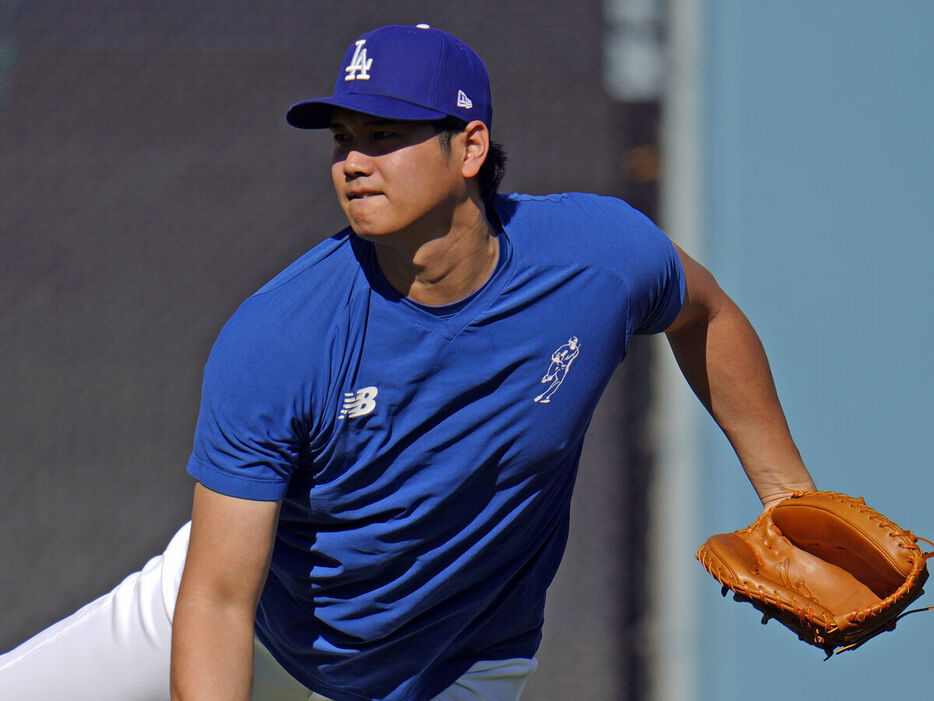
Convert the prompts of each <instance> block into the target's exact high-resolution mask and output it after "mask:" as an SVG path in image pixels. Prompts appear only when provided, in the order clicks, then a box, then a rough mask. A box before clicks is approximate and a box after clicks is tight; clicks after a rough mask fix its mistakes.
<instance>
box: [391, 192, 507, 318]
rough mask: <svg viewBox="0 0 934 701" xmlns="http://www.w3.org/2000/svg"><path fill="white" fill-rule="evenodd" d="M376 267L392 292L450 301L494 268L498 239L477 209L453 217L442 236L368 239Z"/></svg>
mask: <svg viewBox="0 0 934 701" xmlns="http://www.w3.org/2000/svg"><path fill="white" fill-rule="evenodd" d="M373 244H374V248H375V251H376V260H377V262H378V263H379V267H380V270H382V272H383V275H384V276H385V278H386V279H387V280H388V281H389V284H390V285H392V286H393V288H395V290H396V291H397V292H399V293H400V294H402V295H405V296H406V297H408V298H409V299H411V300H412V301H414V302H418V303H419V304H426V305H431V306H440V305H444V304H453V303H454V302H457V301H459V300H461V299H463V298H464V297H467V296H468V295H469V294H471V293H472V292H474V291H476V290H478V289H480V288H481V287H482V286H483V285H484V284H485V283H486V281H487V280H489V279H490V276H492V274H493V272H494V271H495V270H496V264H497V262H498V260H499V239H498V238H497V236H496V235H495V231H494V229H493V226H492V224H491V223H490V222H489V221H488V220H487V219H486V216H485V215H484V212H483V210H482V209H481V210H478V211H477V216H472V217H469V218H468V219H467V220H466V221H455V222H454V223H453V225H452V226H451V228H450V230H449V231H448V232H447V233H446V234H444V235H443V236H438V237H433V238H429V239H427V240H425V241H423V242H420V243H418V244H417V245H411V244H410V245H408V246H406V245H401V244H400V242H399V241H393V240H390V239H389V238H386V239H382V238H381V239H379V240H373Z"/></svg>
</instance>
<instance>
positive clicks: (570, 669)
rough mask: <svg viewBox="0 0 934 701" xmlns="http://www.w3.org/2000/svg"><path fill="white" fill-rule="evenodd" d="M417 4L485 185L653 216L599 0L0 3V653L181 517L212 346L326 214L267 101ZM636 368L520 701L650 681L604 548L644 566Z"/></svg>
mask: <svg viewBox="0 0 934 701" xmlns="http://www.w3.org/2000/svg"><path fill="white" fill-rule="evenodd" d="M418 22H428V23H430V24H432V25H435V26H438V27H441V28H443V29H446V30H448V31H451V32H453V33H455V34H457V35H459V36H461V37H462V38H463V39H464V40H465V41H467V42H468V43H469V44H471V45H472V46H473V47H474V48H476V50H477V51H478V52H479V53H480V54H481V55H482V56H483V57H484V58H485V59H486V61H487V63H488V65H489V68H490V72H491V74H492V76H493V92H494V104H495V124H494V136H495V138H496V139H497V140H498V141H501V142H502V143H503V144H504V145H505V146H506V149H507V152H508V154H509V157H510V162H509V167H508V172H507V177H506V181H505V183H504V190H506V191H509V190H520V191H525V192H532V193H547V192H551V191H562V190H583V191H595V192H600V193H606V194H623V195H627V196H629V197H630V199H632V200H633V201H634V202H638V203H639V206H641V207H642V208H643V209H645V210H647V211H651V209H652V208H654V207H655V204H656V199H657V197H656V194H657V191H656V187H655V184H654V181H655V179H656V176H657V149H656V148H655V145H654V142H653V139H654V138H655V129H656V124H657V114H658V109H657V105H653V104H651V100H649V101H646V100H644V99H642V98H640V99H637V100H629V102H630V103H631V104H629V105H628V106H627V104H624V102H626V101H625V100H623V99H621V98H620V97H618V96H617V97H611V96H610V95H609V93H608V92H607V90H606V88H605V84H606V83H605V75H604V74H605V71H604V66H605V60H604V59H605V38H606V32H607V21H606V9H605V7H604V5H603V4H602V3H601V2H600V1H599V0H588V1H586V2H557V3H548V4H542V3H537V2H531V1H522V2H509V3H501V2H496V1H495V0H488V1H476V2H473V1H471V2H439V1H437V0H400V1H398V2H384V1H379V2H377V1H373V0H360V1H358V2H354V3H330V2H311V1H308V0H285V1H279V0H265V1H258V2H229V1H228V0H223V1H221V0H205V1H202V2H198V3H189V2H182V1H181V0H166V1H163V2H159V3H155V2H128V3H114V2H109V1H105V0H78V1H77V2H75V1H72V0H69V1H67V2H66V1H64V0H5V1H4V2H3V3H2V4H0V300H2V306H0V472H2V476H3V486H2V490H0V509H2V511H0V513H2V519H3V520H2V522H3V528H2V530H0V552H2V553H3V559H4V563H5V564H4V567H2V568H0V601H2V618H0V620H2V624H0V649H8V648H9V647H11V646H14V645H16V644H17V643H19V642H20V641H21V640H23V639H24V638H25V637H27V636H28V635H30V634H32V633H33V632H35V631H37V630H39V629H40V628H42V627H44V626H46V625H48V624H49V623H51V622H53V621H55V620H57V619H58V618H60V617H61V616H63V615H66V614H68V613H69V612H71V611H73V610H74V609H75V608H77V607H78V606H80V605H82V604H83V603H85V602H86V601H88V600H90V599H91V598H93V597H96V596H98V595H100V594H102V593H104V592H106V591H107V590H109V589H110V588H111V587H113V586H114V585H115V584H116V583H117V582H118V581H119V580H120V579H121V578H122V577H123V576H124V575H126V574H128V573H129V572H131V571H133V570H135V569H138V568H139V567H141V566H142V565H143V563H144V562H145V561H146V559H147V558H148V557H149V556H151V555H153V554H155V553H157V552H160V551H161V549H162V547H163V546H164V544H165V543H166V542H167V541H168V539H169V537H170V536H171V534H172V533H173V532H174V530H175V529H176V528H177V527H178V526H179V525H180V524H181V523H182V522H183V521H184V520H186V519H187V517H188V513H189V509H190V494H191V489H192V481H191V480H190V478H189V477H188V476H187V475H186V474H185V471H184V466H185V463H186V460H187V456H188V452H189V450H190V446H191V438H192V431H193V428H194V422H195V418H196V412H197V406H198V397H199V390H200V375H201V369H202V366H203V363H204V361H205V359H206V356H207V353H208V350H209V348H210V344H211V343H212V341H213V339H214V337H215V335H216V333H217V331H218V330H219V329H220V327H221V325H222V324H223V323H224V321H225V320H226V318H227V317H228V315H229V314H230V313H231V312H232V311H233V310H234V309H235V308H236V306H237V305H238V304H239V303H240V301H241V300H242V299H243V298H244V297H246V296H247V295H249V294H250V293H251V292H253V291H254V290H255V289H257V288H258V287H259V286H260V285H261V284H262V283H263V282H264V281H265V280H267V279H268V278H270V277H271V276H272V275H274V274H275V273H276V272H277V271H278V270H280V269H281V268H282V267H284V266H285V265H286V264H288V263H289V262H290V261H291V260H292V259H294V258H295V257H297V256H298V255H299V254H301V253H302V252H303V251H305V250H306V249H307V248H309V247H311V246H312V245H314V244H315V243H317V242H318V241H319V240H321V239H323V238H324V237H325V236H327V235H329V234H331V233H333V232H335V231H337V230H338V229H340V228H342V227H343V226H344V222H343V221H342V217H341V215H340V212H339V210H338V208H337V207H336V204H335V203H334V202H333V201H332V200H333V194H332V192H331V185H330V180H329V172H328V158H329V151H330V143H329V139H328V137H327V135H325V134H311V133H302V132H299V131H297V130H294V129H291V128H289V127H288V126H287V125H286V123H285V121H284V113H285V110H286V108H287V107H288V106H289V105H290V104H291V103H292V102H294V101H296V100H298V99H302V98H307V97H311V96H315V95H323V94H328V93H329V92H330V90H331V88H332V85H333V81H334V76H335V73H336V70H337V67H338V64H339V61H340V57H341V56H342V54H343V51H344V49H345V47H346V46H347V45H348V44H349V43H350V42H351V41H352V40H353V39H354V38H355V37H356V36H357V35H358V34H360V33H361V32H363V31H366V30H369V29H372V28H374V27H376V26H379V25H382V24H388V23H402V24H414V23H418ZM627 110H629V111H627ZM646 142H648V144H646ZM645 146H647V150H646V149H643V150H642V151H641V152H640V153H641V154H642V155H641V157H637V158H636V159H635V160H633V159H631V158H630V159H628V160H627V153H628V152H629V151H630V150H632V149H634V148H636V147H645ZM630 162H631V163H632V167H630V166H629V165H627V163H630ZM630 171H632V172H638V173H639V175H638V177H636V178H633V177H630V175H629V173H630ZM650 365H651V352H650V349H649V347H648V346H647V345H645V344H637V346H636V348H634V350H633V353H632V358H631V362H630V363H628V364H627V365H626V366H625V369H624V370H623V371H621V372H620V373H619V374H618V376H617V377H616V378H615V379H614V382H613V384H612V386H611V388H610V389H609V391H608V393H607V395H606V398H605V401H604V402H603V403H602V404H601V407H600V410H599V411H598V413H597V415H596V416H595V418H594V423H593V430H592V432H591V436H590V440H589V442H588V445H587V449H586V453H585V457H584V460H583V463H582V468H581V479H580V484H579V489H578V491H577V493H576V497H575V507H574V526H573V533H572V536H571V544H570V547H569V550H568V555H567V559H566V561H565V564H564V567H563V569H562V573H561V575H559V578H558V581H557V582H556V583H555V585H554V588H553V593H552V596H551V600H550V603H549V612H548V631H547V632H546V641H545V643H544V645H543V647H542V651H541V655H540V659H541V661H542V666H541V669H542V671H541V672H540V673H539V674H537V675H536V677H535V679H534V680H533V682H532V683H531V686H530V687H529V692H528V694H529V697H530V698H539V699H552V698H553V699H558V698H573V697H575V696H577V695H578V694H579V692H580V689H581V688H582V685H583V688H586V689H587V695H591V696H592V697H593V698H606V699H611V698H612V699H617V698H633V699H638V698H645V697H646V694H647V693H648V691H647V689H648V682H647V677H646V670H647V667H646V664H645V659H644V658H645V649H646V648H645V643H644V638H645V630H646V624H647V620H648V619H647V614H646V611H647V605H646V601H645V581H644V572H645V569H646V568H645V566H644V565H642V564H640V565H638V566H627V567H625V568H624V567H623V566H622V564H621V563H623V562H625V561H631V562H635V563H644V561H645V559H644V558H645V553H644V551H645V542H646V532H645V530H644V529H641V528H638V527H635V525H634V524H640V523H644V521H645V520H646V511H647V499H646V494H647V492H648V487H649V482H650V477H651V450H652V449H651V445H650V441H649V434H648V431H647V428H646V423H647V414H646V411H645V408H646V406H647V405H648V401H649V394H650V389H651V386H650V381H649V368H650ZM630 524H633V525H630ZM629 531H631V532H632V535H630V536H626V537H623V535H622V534H623V533H626V532H629Z"/></svg>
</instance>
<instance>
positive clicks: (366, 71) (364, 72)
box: [344, 39, 373, 82]
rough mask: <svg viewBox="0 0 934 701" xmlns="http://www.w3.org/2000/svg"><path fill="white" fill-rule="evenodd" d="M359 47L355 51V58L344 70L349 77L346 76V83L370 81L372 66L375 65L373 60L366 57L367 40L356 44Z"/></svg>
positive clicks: (361, 40)
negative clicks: (350, 81)
mask: <svg viewBox="0 0 934 701" xmlns="http://www.w3.org/2000/svg"><path fill="white" fill-rule="evenodd" d="M354 44H355V46H356V47H357V48H356V49H354V52H353V58H351V59H350V65H349V66H347V68H345V69H344V72H345V73H347V75H345V76H344V81H345V82H346V81H348V80H369V79H370V66H372V65H373V59H372V58H367V57H366V49H365V48H363V47H364V46H366V39H360V40H359V41H356V42H354Z"/></svg>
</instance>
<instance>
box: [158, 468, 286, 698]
mask: <svg viewBox="0 0 934 701" xmlns="http://www.w3.org/2000/svg"><path fill="white" fill-rule="evenodd" d="M278 516H279V502H278V501H251V500H247V499H238V498H235V497H229V496H226V495H223V494H219V493H217V492H212V491H211V490H209V489H208V488H206V487H204V486H203V485H201V484H200V483H199V484H197V485H196V486H195V495H194V505H193V508H192V517H191V540H190V542H189V545H188V557H187V560H186V563H185V571H184V574H183V576H182V582H181V586H180V588H179V593H178V602H177V604H176V606H175V618H174V620H173V628H172V699H173V700H175V701H178V700H182V701H189V700H191V701H207V700H208V699H223V700H224V701H239V700H243V701H249V698H250V695H251V689H252V684H253V620H254V617H255V615H256V606H257V603H258V602H259V597H260V594H261V593H262V590H263V585H264V584H265V581H266V574H267V572H268V570H269V560H270V558H271V556H272V547H273V541H274V537H275V533H276V524H277V521H278Z"/></svg>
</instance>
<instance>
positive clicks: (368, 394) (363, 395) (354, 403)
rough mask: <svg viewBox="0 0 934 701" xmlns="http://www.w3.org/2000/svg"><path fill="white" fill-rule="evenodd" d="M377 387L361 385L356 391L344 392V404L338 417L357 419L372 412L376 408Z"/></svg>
mask: <svg viewBox="0 0 934 701" xmlns="http://www.w3.org/2000/svg"><path fill="white" fill-rule="evenodd" d="M377 394H379V390H378V389H377V388H376V387H361V388H360V389H358V390H357V391H356V392H344V405H343V406H342V407H341V413H340V414H339V415H338V417H337V418H338V419H356V418H358V417H360V416H366V415H367V414H370V413H372V411H373V410H374V409H375V408H376V395H377Z"/></svg>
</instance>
